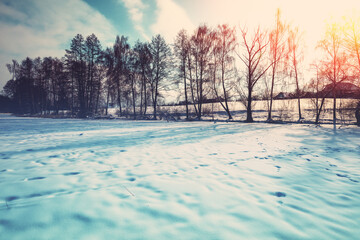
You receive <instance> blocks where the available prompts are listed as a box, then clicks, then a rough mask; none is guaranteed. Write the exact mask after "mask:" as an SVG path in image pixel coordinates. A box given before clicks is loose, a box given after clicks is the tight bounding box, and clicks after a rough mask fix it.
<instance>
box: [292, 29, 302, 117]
mask: <svg viewBox="0 0 360 240" xmlns="http://www.w3.org/2000/svg"><path fill="white" fill-rule="evenodd" d="M301 47H302V45H301V35H300V33H299V29H298V28H297V27H296V28H294V29H291V30H289V36H288V51H289V56H288V57H289V59H288V60H289V68H290V77H292V76H293V77H294V79H295V84H296V97H297V99H298V112H299V121H300V120H301V119H302V117H301V102H300V98H301V91H300V86H299V75H300V74H299V65H300V63H301V61H302V60H303V51H302V48H301Z"/></svg>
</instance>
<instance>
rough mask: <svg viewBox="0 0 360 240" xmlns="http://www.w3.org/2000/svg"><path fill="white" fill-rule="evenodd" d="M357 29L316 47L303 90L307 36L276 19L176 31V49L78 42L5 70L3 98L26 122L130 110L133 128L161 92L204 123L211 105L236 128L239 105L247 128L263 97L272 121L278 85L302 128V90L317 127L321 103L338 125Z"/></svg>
mask: <svg viewBox="0 0 360 240" xmlns="http://www.w3.org/2000/svg"><path fill="white" fill-rule="evenodd" d="M358 29H359V26H358V23H357V22H356V21H355V20H354V19H347V21H346V23H344V24H342V25H339V24H335V23H334V24H330V25H328V27H327V29H326V33H325V35H324V38H323V39H322V40H321V41H319V43H318V48H319V49H320V50H321V51H322V57H321V59H319V60H316V61H315V62H314V63H313V64H312V65H311V67H312V68H313V69H314V77H313V78H312V79H311V81H310V82H309V83H308V84H305V82H304V81H303V71H304V66H303V59H304V43H303V39H302V33H301V32H300V30H299V29H298V28H297V27H292V26H291V25H289V24H287V23H286V22H285V21H283V20H282V19H281V13H280V10H278V11H277V12H276V15H275V23H274V26H273V28H272V29H270V30H264V29H262V28H261V27H257V28H256V29H248V28H247V27H240V28H239V29H238V31H236V30H237V29H235V27H231V26H229V25H227V24H222V25H218V26H216V27H214V28H211V27H209V26H207V25H206V24H203V25H200V26H198V27H197V28H196V30H195V31H194V32H193V33H192V34H189V33H188V32H187V31H186V30H183V29H182V30H180V31H179V32H178V34H177V36H176V38H175V40H174V42H173V43H171V44H169V43H167V42H166V41H165V39H164V38H163V37H162V36H161V35H156V36H154V37H152V39H151V41H150V42H141V41H139V40H138V41H137V42H136V43H135V44H134V46H130V44H129V41H128V38H127V37H125V36H117V37H116V39H115V42H114V44H113V46H112V47H106V48H103V47H102V46H101V43H100V41H99V39H98V38H97V37H96V35H95V34H91V35H89V36H87V37H86V38H85V37H84V36H82V35H81V34H77V35H76V36H75V37H74V38H73V39H72V40H71V44H70V46H69V48H68V49H66V50H65V55H64V56H63V57H62V58H54V57H44V58H40V57H38V58H35V59H31V58H29V57H27V58H26V59H24V60H22V61H21V62H17V61H16V60H13V61H12V63H10V64H7V67H8V70H9V72H10V73H11V74H12V79H11V80H9V81H8V82H7V83H6V85H5V87H4V93H5V95H6V96H8V97H9V98H10V99H12V100H13V102H14V104H15V106H16V107H15V110H16V112H17V113H22V114H24V113H30V114H39V113H40V114H50V113H54V112H55V113H58V112H59V111H60V110H68V111H69V112H70V113H71V115H72V116H77V117H80V118H83V117H86V116H94V115H96V114H99V113H103V114H106V115H107V114H108V108H109V107H110V106H116V107H117V108H118V110H117V113H118V116H122V115H124V114H129V111H130V114H131V115H132V116H133V118H134V119H136V118H143V117H145V116H148V115H149V112H150V113H151V115H152V118H153V119H157V117H158V106H159V104H160V103H162V102H163V98H164V97H165V96H166V94H164V93H166V92H167V91H168V92H169V90H171V89H177V91H179V93H180V95H181V99H182V101H181V103H182V104H184V105H185V109H186V119H192V118H196V119H201V117H202V116H203V114H204V108H203V104H204V103H207V102H209V101H217V102H219V104H220V105H221V107H222V108H223V109H224V111H225V112H226V114H227V115H228V118H229V119H232V114H231V109H230V106H229V102H230V101H233V100H239V101H241V102H242V103H243V104H244V105H245V106H246V110H247V115H246V116H247V117H246V121H247V122H252V121H253V117H252V112H253V110H252V108H253V101H254V99H255V98H259V96H261V98H264V99H268V100H269V107H268V117H267V120H268V121H272V112H273V107H272V106H273V99H274V97H275V92H276V91H277V90H276V86H277V85H283V86H292V87H293V88H294V94H293V95H294V96H295V97H296V98H297V101H298V117H299V120H301V119H302V115H301V98H302V97H303V94H304V90H305V89H307V90H310V91H312V92H313V93H314V96H317V98H316V99H317V102H316V123H318V121H319V116H320V114H321V111H322V108H323V105H324V101H325V98H327V97H332V98H333V102H334V105H333V120H334V123H335V124H336V98H337V96H336V92H337V91H336V90H337V87H338V86H339V84H341V83H342V82H351V83H353V84H355V85H357V86H360V84H359V73H360V45H359V41H360V32H359V30H358ZM329 86H330V87H329ZM324 89H326V93H325V94H324ZM320 93H321V95H320ZM319 96H321V97H319ZM149 109H151V111H149Z"/></svg>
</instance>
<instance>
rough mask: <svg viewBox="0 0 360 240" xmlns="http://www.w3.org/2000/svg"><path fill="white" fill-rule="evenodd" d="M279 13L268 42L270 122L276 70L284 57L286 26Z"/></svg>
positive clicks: (278, 10) (278, 12) (269, 119)
mask: <svg viewBox="0 0 360 240" xmlns="http://www.w3.org/2000/svg"><path fill="white" fill-rule="evenodd" d="M280 17H281V12H280V9H277V11H276V18H275V19H276V21H275V28H274V29H273V30H272V31H271V32H270V34H269V41H270V62H271V63H272V65H271V89H270V108H269V113H268V119H267V120H268V121H271V120H272V117H271V113H272V103H273V97H274V95H273V94H274V85H275V78H276V74H277V73H278V68H279V67H280V65H281V62H282V61H283V60H284V59H285V57H286V41H287V39H286V31H287V26H286V25H285V24H284V23H283V22H282V21H281V19H280Z"/></svg>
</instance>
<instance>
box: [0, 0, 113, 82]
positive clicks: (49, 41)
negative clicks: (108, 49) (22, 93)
mask: <svg viewBox="0 0 360 240" xmlns="http://www.w3.org/2000/svg"><path fill="white" fill-rule="evenodd" d="M0 9H1V10H0V31H1V35H2V36H1V38H0V89H1V88H2V87H3V86H4V85H5V83H6V81H8V80H9V79H10V74H9V73H8V71H7V69H6V66H5V65H6V63H8V62H11V60H12V59H17V60H19V61H21V60H22V59H24V58H25V57H27V56H29V57H31V58H35V57H38V56H40V57H45V56H54V57H61V56H63V55H64V53H65V51H64V50H65V48H68V47H69V46H70V41H71V39H72V38H73V37H74V36H75V35H76V34H78V33H80V34H83V36H84V37H86V36H88V35H90V34H92V33H94V34H95V35H96V36H97V37H98V38H99V40H100V42H101V44H102V45H103V46H110V45H111V44H112V43H113V41H114V39H115V36H116V32H117V31H116V29H115V27H114V26H113V25H112V24H111V23H110V22H109V21H108V20H107V19H106V18H105V17H104V16H103V15H101V14H100V13H99V12H98V11H96V10H94V9H93V8H91V7H90V6H89V5H88V4H86V3H85V2H82V1H78V0H63V1H55V0H54V1H42V0H35V1H30V0H29V1H11V2H9V4H7V5H5V4H2V3H0Z"/></svg>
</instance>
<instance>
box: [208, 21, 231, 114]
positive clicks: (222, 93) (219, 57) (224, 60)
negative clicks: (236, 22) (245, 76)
mask: <svg viewBox="0 0 360 240" xmlns="http://www.w3.org/2000/svg"><path fill="white" fill-rule="evenodd" d="M212 36H213V39H212V41H213V50H212V51H213V62H212V64H213V65H212V66H213V72H214V77H213V83H214V92H215V96H216V98H217V100H218V102H219V103H220V104H221V106H222V107H223V109H224V110H225V111H226V113H227V115H228V118H229V119H232V116H231V113H230V108H229V104H228V101H229V94H230V90H231V86H232V84H231V79H232V78H234V73H235V71H234V56H233V54H234V50H235V46H236V37H235V29H234V28H230V27H229V25H226V24H224V25H218V27H217V29H216V30H215V31H214V32H213V35H212ZM218 89H219V90H218ZM223 101H224V103H223Z"/></svg>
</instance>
